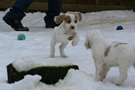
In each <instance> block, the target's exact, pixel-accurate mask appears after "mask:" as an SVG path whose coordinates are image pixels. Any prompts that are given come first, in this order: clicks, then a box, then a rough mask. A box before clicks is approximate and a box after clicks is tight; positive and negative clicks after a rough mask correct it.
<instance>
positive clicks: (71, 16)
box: [50, 13, 82, 58]
mask: <svg viewBox="0 0 135 90" xmlns="http://www.w3.org/2000/svg"><path fill="white" fill-rule="evenodd" d="M81 20H82V16H81V13H65V14H63V15H59V16H56V17H55V22H56V24H60V25H59V26H58V27H55V28H54V31H53V34H52V38H51V51H50V57H51V58H53V57H54V56H55V45H56V43H57V42H60V43H61V45H60V46H59V50H60V55H61V57H64V58H66V57H67V56H66V54H65V53H64V48H65V47H66V46H67V44H68V43H69V41H71V40H72V46H76V45H77V44H78V43H79V40H80V39H79V35H78V33H77V24H78V22H80V21H81Z"/></svg>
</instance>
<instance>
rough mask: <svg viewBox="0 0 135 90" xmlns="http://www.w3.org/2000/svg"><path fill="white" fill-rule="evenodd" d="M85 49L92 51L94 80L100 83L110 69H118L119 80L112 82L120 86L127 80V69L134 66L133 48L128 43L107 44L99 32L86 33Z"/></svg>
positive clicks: (134, 49) (134, 50)
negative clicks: (94, 70)
mask: <svg viewBox="0 0 135 90" xmlns="http://www.w3.org/2000/svg"><path fill="white" fill-rule="evenodd" d="M85 47H86V48H87V49H90V48H91V49H92V54H93V59H94V61H95V67H96V73H95V75H96V80H97V81H102V80H103V79H104V78H105V77H106V74H107V72H108V71H109V69H110V67H112V66H118V67H119V72H120V75H119V79H118V80H113V81H112V82H113V83H114V84H116V85H121V84H122V83H123V82H124V81H125V80H126V79H127V76H128V75H127V69H128V67H129V66H130V65H134V66H135V47H134V46H132V45H129V44H128V43H120V42H108V41H107V40H106V39H105V37H104V36H103V34H102V33H101V32H100V31H99V30H91V31H88V32H87V34H86V38H85Z"/></svg>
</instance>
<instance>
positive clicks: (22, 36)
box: [17, 33, 26, 40]
mask: <svg viewBox="0 0 135 90" xmlns="http://www.w3.org/2000/svg"><path fill="white" fill-rule="evenodd" d="M17 39H18V40H25V39H26V36H25V35H24V34H22V33H21V34H19V35H18V36H17Z"/></svg>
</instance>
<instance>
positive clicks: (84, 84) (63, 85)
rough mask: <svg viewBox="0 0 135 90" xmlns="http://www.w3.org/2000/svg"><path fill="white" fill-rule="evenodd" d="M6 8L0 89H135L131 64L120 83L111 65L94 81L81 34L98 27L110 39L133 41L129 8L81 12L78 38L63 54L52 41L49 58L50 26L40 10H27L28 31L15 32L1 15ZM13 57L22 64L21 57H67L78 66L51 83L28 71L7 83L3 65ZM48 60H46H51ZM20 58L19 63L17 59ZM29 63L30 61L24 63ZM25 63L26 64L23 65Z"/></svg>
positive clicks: (134, 15)
mask: <svg viewBox="0 0 135 90" xmlns="http://www.w3.org/2000/svg"><path fill="white" fill-rule="evenodd" d="M7 11H8V10H6V11H0V90H135V80H134V79H135V71H134V68H133V67H130V68H129V69H128V78H127V80H126V81H125V82H124V83H123V84H122V86H116V85H114V84H113V83H112V82H111V80H113V79H117V78H118V76H119V70H118V68H117V67H113V68H111V70H110V71H109V73H108V75H107V77H106V79H104V80H103V81H102V82H97V81H95V80H94V78H95V65H94V61H93V58H92V53H91V50H86V49H85V47H84V41H85V34H86V32H87V31H89V30H92V29H99V30H101V31H102V32H103V33H104V35H105V37H106V38H107V39H108V40H110V41H120V42H126V43H130V44H133V45H135V41H134V38H135V12H133V11H132V10H115V11H113V10H112V11H102V12H88V13H84V14H83V13H82V16H83V20H82V22H81V23H80V24H79V25H78V33H79V35H80V42H79V44H78V45H77V46H75V47H73V46H72V45H71V43H69V44H68V46H67V47H66V49H65V52H66V54H67V56H68V57H67V58H62V57H60V54H59V49H58V45H59V44H57V45H56V57H55V58H52V59H50V58H49V53H50V37H51V34H52V32H53V29H46V28H44V26H45V24H44V20H43V17H44V16H45V14H44V13H41V12H35V13H27V15H26V17H25V18H24V19H23V21H22V23H23V24H24V26H28V27H29V28H30V31H29V32H17V31H14V30H12V29H11V28H10V27H9V26H8V25H7V24H5V22H4V21H3V20H2V17H3V16H4V15H5V14H6V12H7ZM119 25H121V26H123V28H124V29H123V30H119V31H117V30H116V27H117V26H119ZM20 33H23V34H25V36H26V40H22V41H20V40H17V35H18V34H20ZM16 60H20V61H19V62H18V63H19V64H23V60H28V61H29V60H30V61H31V60H32V61H34V60H36V62H37V63H38V62H39V63H42V62H47V61H48V60H51V61H52V62H53V61H55V60H56V61H57V62H64V61H68V62H71V63H73V64H75V65H78V66H79V69H80V70H73V69H71V70H69V72H68V74H67V76H66V77H65V78H64V79H63V80H59V82H58V83H56V84H55V85H48V84H44V83H42V82H40V79H41V77H40V76H38V75H34V76H31V75H28V76H26V77H25V78H24V79H23V80H21V81H18V82H15V83H13V84H8V83H7V71H6V66H7V65H8V64H10V63H12V62H14V61H16ZM51 61H50V62H51ZM21 62H22V63H21ZM27 64H29V65H30V66H32V65H33V64H32V63H30V62H29V63H27ZM27 64H26V65H27Z"/></svg>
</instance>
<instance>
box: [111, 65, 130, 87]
mask: <svg viewBox="0 0 135 90" xmlns="http://www.w3.org/2000/svg"><path fill="white" fill-rule="evenodd" d="M127 69H128V67H127V66H123V65H122V66H119V71H120V76H119V79H118V80H113V81H112V82H113V83H114V84H116V85H118V86H119V85H121V84H122V83H123V82H124V81H125V80H126V79H127V76H128V75H127Z"/></svg>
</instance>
